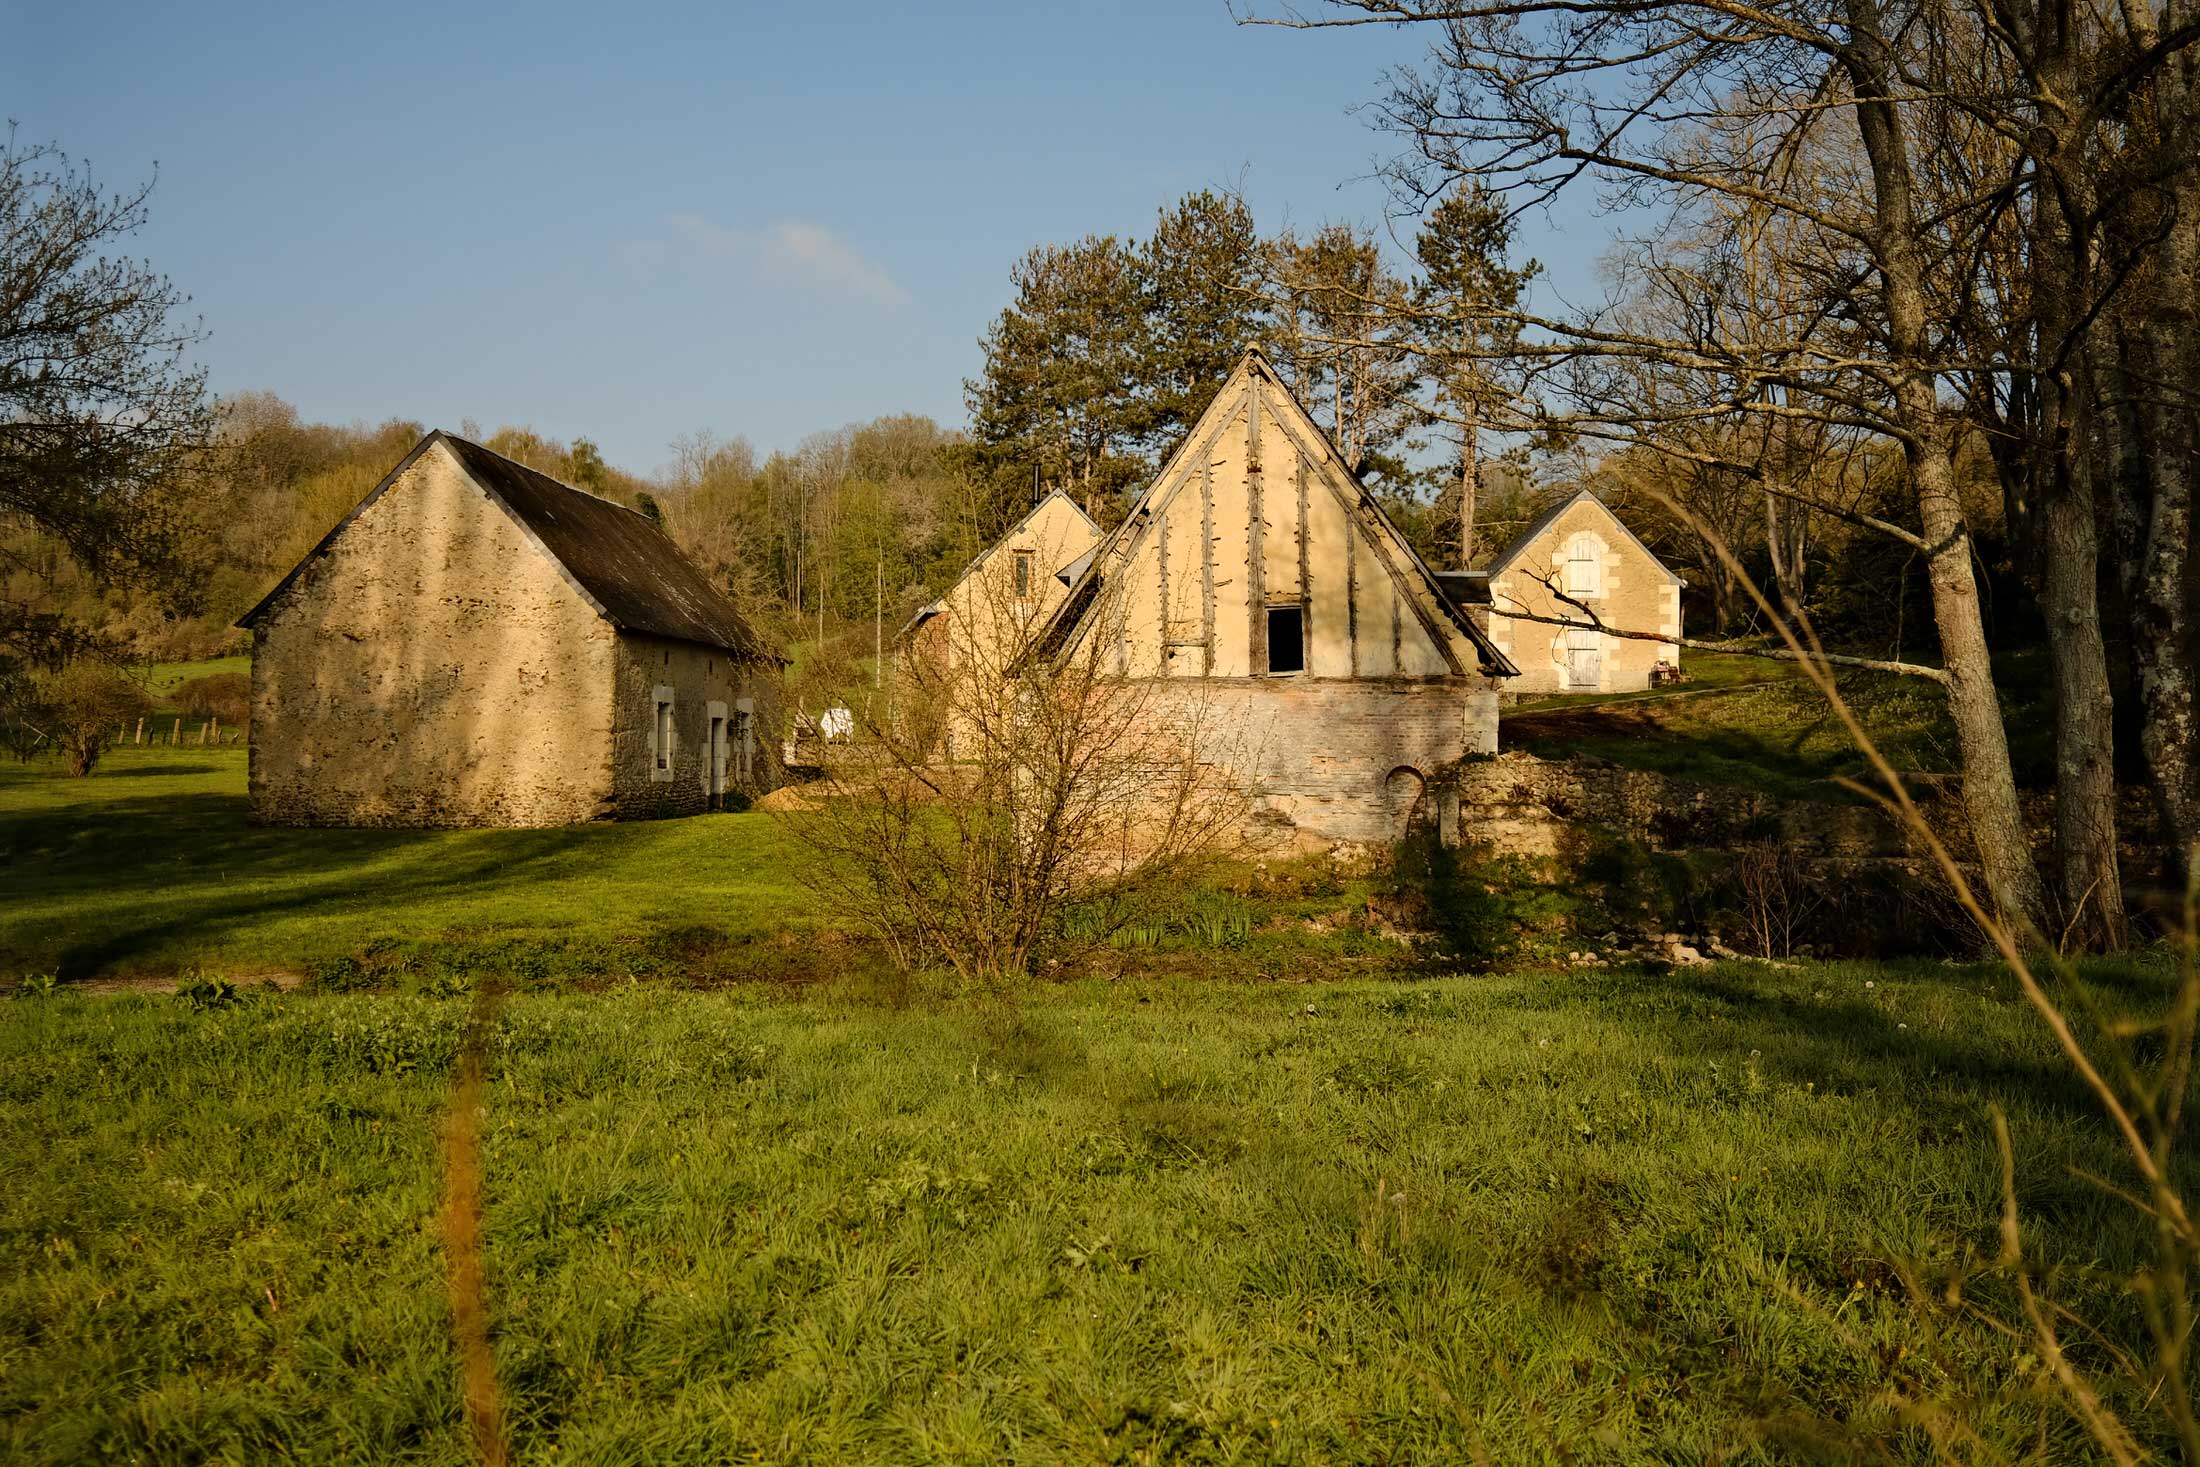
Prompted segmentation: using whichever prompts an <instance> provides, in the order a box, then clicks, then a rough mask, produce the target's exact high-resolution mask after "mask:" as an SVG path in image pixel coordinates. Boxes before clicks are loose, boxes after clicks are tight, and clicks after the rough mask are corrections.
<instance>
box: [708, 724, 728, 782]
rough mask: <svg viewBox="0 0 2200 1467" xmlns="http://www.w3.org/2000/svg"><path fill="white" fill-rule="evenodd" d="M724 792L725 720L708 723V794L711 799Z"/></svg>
mask: <svg viewBox="0 0 2200 1467" xmlns="http://www.w3.org/2000/svg"><path fill="white" fill-rule="evenodd" d="M725 792H726V720H725V719H724V718H723V717H719V718H713V719H712V720H711V721H710V793H711V797H712V798H713V799H715V798H717V797H718V796H719V795H722V794H724V793H725Z"/></svg>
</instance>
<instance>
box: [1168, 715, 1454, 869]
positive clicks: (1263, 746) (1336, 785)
mask: <svg viewBox="0 0 2200 1467" xmlns="http://www.w3.org/2000/svg"><path fill="white" fill-rule="evenodd" d="M1143 686H1144V688H1145V689H1146V696H1147V697H1148V698H1149V699H1150V700H1152V701H1151V703H1150V705H1149V706H1148V708H1147V709H1146V710H1145V712H1146V715H1147V716H1149V717H1158V718H1169V719H1174V720H1178V721H1181V722H1183V723H1185V724H1187V725H1189V724H1193V723H1195V722H1196V724H1197V725H1198V726H1199V727H1200V728H1201V729H1203V730H1204V734H1203V738H1202V742H1203V743H1204V744H1205V745H1206V750H1207V753H1208V755H1209V757H1211V758H1212V759H1213V760H1214V762H1215V763H1217V764H1219V765H1222V766H1225V767H1227V768H1229V769H1230V770H1231V771H1232V772H1233V773H1234V774H1235V775H1236V776H1237V777H1239V778H1241V779H1244V780H1245V781H1246V783H1247V784H1248V786H1249V790H1248V793H1249V794H1251V796H1252V797H1253V805H1254V809H1255V811H1256V813H1257V814H1259V815H1264V816H1266V817H1268V818H1271V819H1276V820H1281V821H1286V822H1288V823H1290V824H1291V825H1293V826H1295V827H1296V828H1298V829H1300V830H1304V831H1307V832H1309V833H1311V834H1314V835H1319V836H1323V837H1326V838H1328V839H1330V840H1339V841H1370V842H1372V841H1390V840H1395V839H1397V838H1398V837H1399V836H1400V835H1402V834H1403V833H1404V832H1405V828H1406V825H1407V822H1408V821H1409V820H1411V819H1424V820H1434V818H1435V812H1434V804H1435V798H1436V797H1435V795H1434V793H1432V792H1433V791H1434V790H1435V789H1436V788H1437V787H1438V786H1440V785H1441V784H1442V782H1443V781H1444V780H1445V778H1446V777H1447V776H1448V774H1449V771H1450V769H1451V767H1452V766H1453V765H1455V764H1456V763H1457V762H1458V761H1459V760H1460V759H1461V758H1462V757H1463V756H1465V755H1467V754H1476V753H1490V752H1492V751H1494V750H1495V749H1496V747H1497V695H1496V693H1495V691H1494V690H1493V686H1492V684H1491V682H1490V680H1489V679H1487V678H1480V677H1475V678H1449V679H1437V680H1431V679H1407V678H1396V679H1371V678H1298V677H1292V678H1208V679H1198V680H1195V679H1189V678H1186V679H1173V678H1172V679H1157V680H1152V681H1148V682H1146V683H1144V684H1143Z"/></svg>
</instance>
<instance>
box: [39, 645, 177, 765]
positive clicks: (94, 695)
mask: <svg viewBox="0 0 2200 1467" xmlns="http://www.w3.org/2000/svg"><path fill="white" fill-rule="evenodd" d="M152 706H153V705H152V701H151V700H150V699H148V698H147V697H146V696H145V694H144V692H143V691H142V690H141V689H140V688H139V687H138V685H137V684H136V683H135V682H132V681H131V680H130V679H129V678H128V677H126V676H125V675H123V674H122V673H121V672H119V671H117V670H116V669H114V668H112V667H110V666H108V665H107V664H105V663H102V662H75V663H71V664H70V665H69V666H67V667H65V668H63V669H62V670H61V671H60V672H57V673H54V674H52V675H51V676H48V677H41V678H36V679H33V680H31V682H30V684H29V688H28V693H27V696H26V698H25V699H24V701H23V702H22V703H21V704H19V705H18V706H17V708H16V709H15V710H14V712H13V717H14V718H15V719H16V720H17V721H19V722H20V723H22V724H23V725H25V726H26V727H27V728H29V729H30V730H31V731H33V732H34V733H36V734H37V735H39V736H41V738H42V739H43V740H44V741H45V742H49V743H51V744H52V746H53V747H55V748H57V749H59V750H60V751H61V757H62V758H63V759H64V760H65V761H66V762H67V764H68V767H69V773H71V774H73V775H76V776H77V777H79V778H82V777H83V776H84V775H87V774H90V773H91V772H92V767H93V766H94V765H95V764H97V763H98V762H99V756H100V754H101V753H102V752H104V751H105V749H106V747H107V741H108V740H109V739H110V738H112V737H113V736H114V733H115V731H116V730H117V729H118V728H121V727H123V726H125V725H127V724H129V723H131V722H132V721H133V720H135V719H139V718H143V717H144V716H145V715H146V714H147V713H148V712H150V711H151V709H152Z"/></svg>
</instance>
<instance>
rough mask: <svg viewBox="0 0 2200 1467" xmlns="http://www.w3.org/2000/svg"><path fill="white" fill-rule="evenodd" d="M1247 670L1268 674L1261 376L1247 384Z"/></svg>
mask: <svg viewBox="0 0 2200 1467" xmlns="http://www.w3.org/2000/svg"><path fill="white" fill-rule="evenodd" d="M1245 399H1246V400H1245V502H1246V509H1247V511H1248V512H1247V514H1246V516H1245V609H1246V613H1247V621H1246V628H1245V652H1246V655H1245V663H1246V667H1245V670H1246V672H1248V673H1249V674H1251V675H1252V676H1254V677H1259V676H1261V675H1262V674H1263V673H1265V672H1267V671H1268V570H1267V564H1266V561H1265V559H1264V557H1265V556H1266V555H1267V553H1268V546H1267V537H1268V520H1267V516H1266V515H1265V513H1264V512H1263V511H1262V509H1261V493H1260V491H1261V482H1260V376H1259V374H1257V373H1255V374H1252V375H1250V376H1248V377H1247V378H1246V383H1245Z"/></svg>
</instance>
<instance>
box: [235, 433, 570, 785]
mask: <svg viewBox="0 0 2200 1467" xmlns="http://www.w3.org/2000/svg"><path fill="white" fill-rule="evenodd" d="M613 642H614V633H613V631H612V628H611V627H610V626H609V625H607V624H606V623H605V622H604V621H603V620H602V619H601V618H599V617H598V616H597V615H596V614H595V612H594V610H593V609H592V608H591V607H589V606H588V604H587V603H586V602H584V601H583V600H582V599H581V598H580V596H579V595H578V593H576V592H575V591H574V590H573V589H572V588H571V587H570V586H569V585H568V584H567V583H566V581H565V579H564V577H563V575H562V574H561V573H560V571H559V569H558V568H557V566H556V565H555V564H553V563H552V562H551V561H550V560H548V559H547V558H546V557H545V556H544V555H542V554H541V552H539V551H537V550H536V549H535V548H534V547H533V546H532V545H531V544H530V543H529V542H528V541H527V539H526V538H525V536H524V535H523V534H522V533H521V531H520V530H519V528H518V527H517V526H516V525H514V524H513V523H512V521H511V519H510V517H509V516H507V515H506V514H505V513H504V512H503V511H502V510H500V509H498V508H497V507H496V506H494V505H492V504H490V503H489V501H488V500H487V499H486V498H485V497H484V496H483V495H482V493H481V491H480V490H479V489H478V488H477V487H476V486H475V485H474V484H473V483H472V481H471V480H470V479H468V478H466V476H465V475H464V474H463V472H462V471H461V470H460V469H459V468H458V466H457V464H456V462H455V461H454V460H453V459H452V458H451V456H450V454H449V451H448V450H447V449H444V448H442V447H441V446H440V445H438V446H437V447H435V448H433V449H431V450H430V451H428V452H426V453H423V454H422V455H421V456H420V457H419V458H418V459H416V460H415V461H414V462H413V464H412V465H411V467H410V468H408V469H407V470H406V472H405V474H404V476H403V477H402V478H401V479H399V480H398V482H396V483H395V484H393V485H391V486H390V488H389V490H388V491H387V492H385V493H384V494H383V495H382V496H381V497H380V498H378V499H377V500H376V501H375V502H374V503H373V504H372V505H370V506H369V507H368V508H367V509H366V510H365V511H364V512H362V513H361V514H360V516H359V518H358V519H357V520H355V521H354V522H353V523H352V524H351V526H350V527H349V528H348V529H347V530H346V531H345V532H344V534H343V535H342V536H341V537H340V538H338V539H337V541H336V542H335V543H334V545H332V546H331V547H330V549H329V551H328V553H327V554H326V555H324V556H323V557H321V558H320V559H319V560H317V561H316V562H315V563H314V565H313V566H312V567H311V568H310V569H308V571H307V572H306V573H305V574H304V575H303V576H301V577H300V578H299V580H298V581H297V582H296V583H294V584H293V585H292V586H291V588H290V589H289V590H288V591H287V592H286V593H285V594H284V596H283V597H282V598H281V600H280V601H278V602H277V603H276V605H274V606H273V607H271V608H270V609H269V610H268V612H267V614H266V615H265V616H264V617H263V618H262V620H261V621H260V623H259V625H258V627H257V628H256V629H255V632H254V637H253V659H252V743H251V775H250V791H251V801H252V813H253V817H254V818H255V819H256V820H260V821H263V822H266V823H270V824H286V825H450V826H470V825H560V824H566V823H570V822H573V821H578V820H586V819H589V818H591V817H593V816H596V815H598V814H600V813H603V812H604V808H605V801H606V799H607V797H608V796H609V794H610V773H611V771H610V760H609V750H610V739H611V708H610V689H611V678H612V666H611V664H612V646H613Z"/></svg>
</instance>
